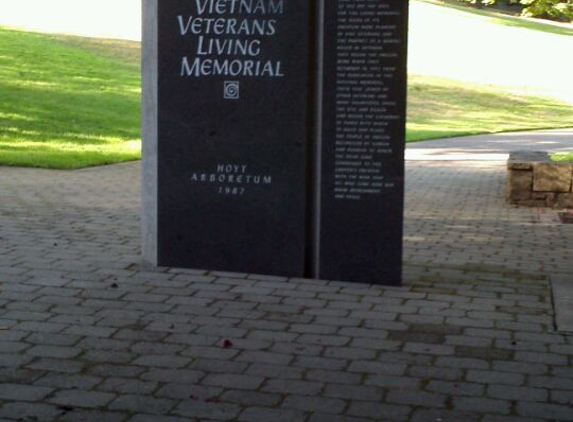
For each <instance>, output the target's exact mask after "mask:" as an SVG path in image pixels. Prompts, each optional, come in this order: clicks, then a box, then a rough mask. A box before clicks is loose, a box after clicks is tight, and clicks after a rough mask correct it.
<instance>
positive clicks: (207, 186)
mask: <svg viewBox="0 0 573 422" xmlns="http://www.w3.org/2000/svg"><path fill="white" fill-rule="evenodd" d="M143 7H144V28H143V29H144V31H143V34H144V39H143V103H144V113H143V167H142V173H143V183H142V184H143V214H142V225H143V242H142V243H143V254H144V259H145V260H147V261H148V262H151V263H153V264H155V265H161V266H174V267H184V268H201V269H211V270H221V271H240V272H248V273H260V274H271V275H282V276H298V277H303V276H304V277H314V278H324V279H335V280H345V281H361V282H372V283H383V284H399V283H400V281H401V256H402V253H401V251H402V220H403V196H404V137H405V98H406V34H407V7H408V6H407V2H406V1H403V0H316V1H309V0H143Z"/></svg>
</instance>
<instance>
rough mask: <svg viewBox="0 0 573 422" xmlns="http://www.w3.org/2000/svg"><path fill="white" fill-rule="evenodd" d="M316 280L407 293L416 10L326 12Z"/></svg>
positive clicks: (355, 7)
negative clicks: (407, 155)
mask: <svg viewBox="0 0 573 422" xmlns="http://www.w3.org/2000/svg"><path fill="white" fill-rule="evenodd" d="M324 21H325V27H324V68H325V71H324V75H325V76H324V81H323V92H324V102H323V104H324V106H323V107H324V109H323V120H322V144H321V146H320V148H321V149H320V155H321V174H320V181H321V186H320V233H319V236H318V242H319V244H318V263H317V266H318V271H317V272H318V275H319V277H320V278H326V279H336V280H358V281H364V282H385V283H390V284H399V283H400V280H401V265H402V262H401V260H402V225H403V195H404V145H405V107H406V47H407V21H408V2H406V1H403V0H332V1H327V2H326V3H325V20H324Z"/></svg>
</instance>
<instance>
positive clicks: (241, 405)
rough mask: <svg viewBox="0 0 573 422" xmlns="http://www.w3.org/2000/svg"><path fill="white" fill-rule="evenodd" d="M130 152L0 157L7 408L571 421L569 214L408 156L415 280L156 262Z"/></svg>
mask: <svg viewBox="0 0 573 422" xmlns="http://www.w3.org/2000/svg"><path fill="white" fill-rule="evenodd" d="M139 171H140V169H139V164H138V163H131V164H123V165H116V166H109V167H104V168H94V169H87V170H81V171H74V172H66V171H46V170H35V169H17V168H0V198H1V199H0V201H1V202H0V420H2V421H15V420H23V421H28V420H30V421H32V420H34V421H56V420H58V421H60V420H61V421H106V422H113V421H121V422H123V421H130V422H146V421H149V422H151V421H152V422H163V421H165V422H183V421H186V422H189V421H223V420H229V421H252V422H256V421H262V422H269V421H273V422H279V421H296V422H301V421H304V422H365V421H432V422H436V421H455V422H460V421H464V422H472V421H480V422H515V421H520V422H541V421H550V420H553V421H567V420H571V419H572V417H573V416H572V415H573V413H572V406H573V336H572V335H566V334H563V333H557V332H555V330H554V325H553V324H554V323H553V313H552V305H551V296H550V283H549V276H550V275H552V274H561V275H567V274H572V273H573V256H572V253H573V252H572V251H573V226H567V225H563V224H560V223H559V222H558V220H557V213H556V212H555V211H541V210H537V209H518V208H514V207H509V206H507V205H506V204H505V203H504V201H503V189H504V166H503V162H500V161H464V162H456V161H410V162H408V165H407V197H406V222H405V265H404V276H405V286H404V287H401V288H395V287H394V288H389V287H382V286H375V285H367V284H350V283H343V282H329V281H312V280H299V279H291V280H287V279H282V278H273V277H265V276H257V275H252V274H251V275H249V274H227V273H217V272H209V271H202V270H197V271H191V270H178V269H169V268H158V269H154V268H149V267H146V266H144V265H142V264H141V262H140V257H139V252H138V251H139V247H140V244H139V218H138V215H139V207H140V201H139V195H138V191H139Z"/></svg>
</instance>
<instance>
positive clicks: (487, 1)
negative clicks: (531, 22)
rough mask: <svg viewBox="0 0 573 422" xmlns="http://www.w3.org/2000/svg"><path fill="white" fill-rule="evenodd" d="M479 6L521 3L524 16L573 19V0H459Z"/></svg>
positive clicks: (561, 19)
mask: <svg viewBox="0 0 573 422" xmlns="http://www.w3.org/2000/svg"><path fill="white" fill-rule="evenodd" d="M458 1H460V2H462V3H470V4H473V5H474V6H477V7H483V6H494V5H495V6H501V7H503V6H506V7H507V6H511V5H515V4H520V5H521V6H522V10H521V14H522V15H523V16H530V17H537V18H546V19H553V20H560V21H573V0H458Z"/></svg>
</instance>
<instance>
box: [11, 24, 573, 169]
mask: <svg viewBox="0 0 573 422" xmlns="http://www.w3.org/2000/svg"><path fill="white" fill-rule="evenodd" d="M139 55H140V45H139V43H137V42H130V41H117V40H101V39H89V38H82V37H73V36H62V35H59V36H56V35H46V34H37V33H28V32H22V31H16V30H9V29H6V28H1V27H0V165H18V166H35V167H45V168H61V169H66V168H80V167H87V166H94V165H102V164H109V163H118V162H123V161H129V160H136V159H139V158H140V157H141V141H140V139H141V131H140V108H141V104H140V94H141V89H140V68H139ZM560 127H573V104H569V103H562V102H559V101H558V100H556V99H549V98H541V97H535V96H528V95H524V94H523V92H522V91H519V90H517V89H512V88H509V87H499V86H498V87H496V86H490V85H484V84H479V83H474V84H472V83H467V82H459V81H456V80H453V79H445V78H439V77H434V76H425V75H424V76H422V75H410V81H409V92H408V126H407V139H408V141H410V142H411V141H420V140H425V139H434V138H441V137H451V136H461V135H470V134H478V133H494V132H503V131H515V130H527V129H543V128H560Z"/></svg>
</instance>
